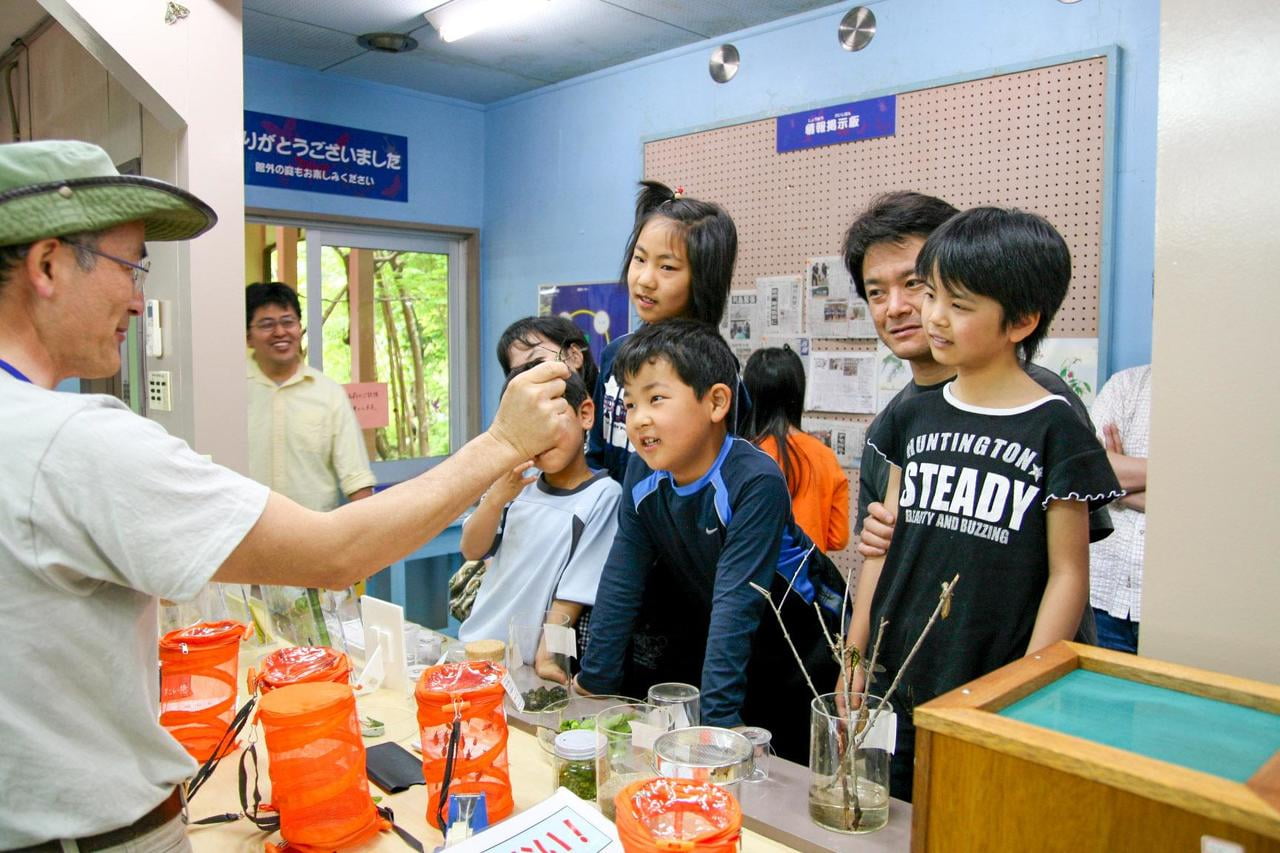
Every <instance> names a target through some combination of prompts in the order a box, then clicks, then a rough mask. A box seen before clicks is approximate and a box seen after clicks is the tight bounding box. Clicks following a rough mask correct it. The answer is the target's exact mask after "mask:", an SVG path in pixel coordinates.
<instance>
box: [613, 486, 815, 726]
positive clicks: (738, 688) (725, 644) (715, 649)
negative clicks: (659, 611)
mask: <svg viewBox="0 0 1280 853" xmlns="http://www.w3.org/2000/svg"><path fill="white" fill-rule="evenodd" d="M790 507H791V499H790V496H789V495H788V494H787V484H786V482H785V481H784V480H783V479H782V477H780V476H779V477H769V476H759V477H756V478H755V479H753V480H751V481H749V482H747V483H745V484H744V485H743V487H742V490H741V492H740V493H739V495H738V496H737V499H736V500H735V501H734V505H733V518H732V520H730V522H729V527H728V529H727V530H726V532H725V542H724V548H722V549H721V551H720V559H719V560H718V561H717V562H716V579H715V585H714V588H713V590H712V599H711V625H710V629H709V630H708V632H707V652H706V656H705V657H704V658H703V660H702V720H703V724H704V725H709V726H726V727H728V726H737V725H741V723H742V702H743V699H744V698H745V696H746V691H747V661H748V660H749V659H750V657H751V639H752V637H753V636H754V635H755V632H756V629H757V628H758V627H759V626H760V620H761V619H765V618H768V619H772V618H773V616H772V615H769V613H768V608H767V605H766V604H765V601H764V598H763V597H762V596H761V595H760V593H758V592H756V591H755V590H754V589H752V588H751V586H750V585H749V584H750V582H753V581H754V582H755V583H757V584H759V585H760V586H762V587H764V588H765V589H768V588H769V585H770V583H771V582H772V579H773V573H774V572H775V571H776V570H777V564H778V553H779V550H780V549H781V547H782V530H783V527H784V526H785V525H786V522H787V519H788V518H789V517H790V515H791V509H790ZM592 627H593V630H594V623H593V626H592Z"/></svg>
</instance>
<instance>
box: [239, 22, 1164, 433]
mask: <svg viewBox="0 0 1280 853" xmlns="http://www.w3.org/2000/svg"><path fill="white" fill-rule="evenodd" d="M869 5H871V6H873V8H874V10H875V13H876V16H877V19H878V22H879V32H878V34H877V36H876V38H875V40H874V41H873V42H872V44H871V45H870V46H869V47H868V48H867V49H866V50H864V51H862V52H861V53H856V54H850V53H847V52H846V51H843V50H841V49H840V47H839V46H838V44H837V43H836V40H835V31H836V26H837V24H838V22H839V20H840V17H841V15H843V13H844V12H845V11H846V10H847V9H848V8H849V4H848V3H842V4H840V5H838V6H830V7H827V8H826V9H822V10H817V11H815V12H810V13H806V14H804V15H798V16H795V17H793V18H789V19H786V20H785V21H781V22H776V23H774V24H770V25H766V26H763V27H757V28H755V29H752V30H746V31H743V32H740V33H734V34H731V35H729V36H726V37H725V38H723V39H716V40H714V41H708V42H703V43H700V44H697V45H694V46H692V47H688V48H681V49H679V50H675V51H670V52H667V53H664V54H660V55H658V56H655V57H650V58H648V59H644V60H639V61H636V62H633V63H628V64H626V65H623V66H619V67H617V68H614V69H609V70H606V71H602V72H598V73H596V74H591V75H587V76H585V77H580V78H577V79H575V80H571V81H568V82H566V83H562V84H558V85H556V86H551V87H547V88H544V89H541V90H539V91H537V92H534V93H531V94H529V95H523V96H518V97H516V98H511V99H509V100H507V101H503V102H499V103H497V104H493V105H490V106H488V107H487V108H486V107H483V106H480V105H476V104H471V103H467V102H465V101H458V100H453V99H448V98H439V97H434V96H431V95H424V94H421V93H418V92H413V91H410V90H407V89H401V88H398V87H394V86H385V85H381V84H377V83H369V82H365V81H359V80H354V79H350V78H344V77H341V76H337V75H334V74H320V73H318V72H314V71H310V70H307V69H302V68H297V67H295V66H290V65H285V64H281V63H277V62H271V61H267V60H262V59H256V58H252V57H247V58H246V59H245V108H246V109H250V110H259V111H262V112H276V113H281V114H285V115H291V116H297V117H299V118H306V119H312V120H316V121H327V122H331V123H334V124H347V125H352V126H355V127H364V128H370V129H374V130H384V131H387V132H390V133H397V134H402V135H404V136H407V137H408V138H409V144H410V162H411V168H410V176H411V183H410V188H409V198H410V201H409V203H408V204H397V203H394V202H386V201H376V200H363V199H347V198H344V197H341V196H328V195H323V194H316V193H304V192H296V191H288V190H272V189H266V188H262V187H246V188H245V196H246V204H248V206H250V207H265V208H278V209H284V210H295V211H298V212H303V213H328V214H334V215H340V216H359V217H369V218H375V219H390V220H404V221H412V222H425V223H432V224H439V225H455V226H465V227H478V228H480V229H481V232H482V233H481V248H482V262H481V320H480V333H481V335H482V338H481V352H482V354H483V355H484V359H483V363H482V379H483V385H482V388H481V400H482V411H483V413H484V418H485V419H486V421H487V419H488V418H489V417H491V416H492V413H493V409H494V406H495V399H496V396H497V393H498V389H499V388H500V384H501V377H499V376H498V369H497V364H496V362H495V361H494V359H493V358H492V357H491V355H490V352H491V350H492V348H493V346H494V343H495V342H496V341H497V338H498V335H499V334H500V333H501V331H502V329H503V328H504V327H505V326H506V325H507V324H508V323H509V322H511V321H512V320H514V319H516V318H517V317H521V316H524V315H526V314H529V313H532V312H533V311H534V310H535V307H536V297H535V292H536V290H535V288H536V286H537V285H538V284H543V283H548V282H555V281H598V280H601V279H607V278H610V277H612V276H614V275H616V274H617V270H618V267H619V264H620V257H619V255H620V252H621V250H622V247H623V244H624V242H625V239H626V235H627V233H628V231H629V228H630V225H631V211H632V205H633V199H634V191H635V182H636V181H637V180H638V179H639V178H640V176H641V171H642V140H643V139H645V138H653V137H661V136H670V135H674V134H678V133H682V132H686V131H688V130H690V129H692V128H698V127H706V126H710V125H716V124H726V123H732V122H735V121H741V120H747V119H755V118H760V117H763V116H769V115H777V114H779V113H786V112H791V111H794V110H796V109H800V108H803V107H805V106H808V105H812V104H817V103H838V102H840V101H844V100H853V99H855V98H857V97H859V96H862V95H866V94H871V93H882V92H887V91H908V90H911V89H913V88H917V87H918V85H919V84H921V83H926V82H937V81H939V80H946V79H962V78H968V77H973V76H980V75H982V74H985V73H990V72H992V71H993V70H996V69H1001V68H1008V67H1011V66H1022V67H1026V66H1030V65H1036V64H1040V63H1042V62H1043V61H1045V60H1049V59H1054V58H1057V57H1062V56H1064V55H1068V54H1072V53H1078V52H1082V51H1088V50H1093V49H1096V48H1102V47H1107V46H1110V45H1116V46H1118V47H1119V49H1120V59H1119V62H1118V70H1119V76H1118V87H1117V88H1118V99H1117V104H1116V110H1115V115H1116V126H1115V128H1114V131H1115V134H1116V159H1115V163H1114V184H1113V187H1114V206H1113V208H1112V219H1111V225H1112V230H1111V239H1112V243H1111V259H1112V281H1113V284H1114V287H1113V289H1112V291H1111V304H1110V305H1109V306H1107V308H1108V310H1110V312H1111V318H1112V323H1111V340H1110V341H1109V342H1108V345H1109V350H1110V360H1109V363H1107V364H1103V365H1100V368H1101V371H1102V373H1103V374H1104V375H1107V374H1109V373H1111V372H1113V371H1115V370H1118V369H1120V368H1123V367H1128V366H1130V365H1133V364H1139V363H1143V362H1146V361H1148V360H1149V359H1150V352H1151V298H1152V294H1151V290H1152V273H1153V255H1154V243H1155V235H1154V230H1155V150H1156V81H1157V72H1158V68H1157V62H1158V54H1157V51H1158V44H1159V3H1158V0H1081V2H1079V3H1075V4H1072V5H1066V4H1063V3H1059V2H1057V0H972V2H969V3H964V4H960V3H938V2H934V0H880V2H876V3H871V4H869ZM730 40H731V41H733V42H734V43H735V44H736V45H737V46H738V48H739V50H740V51H741V53H742V57H743V64H742V68H741V70H740V72H739V73H738V76H737V77H736V78H735V79H734V80H733V81H732V82H731V83H729V84H727V85H723V86H720V85H716V84H715V83H713V82H712V81H711V79H710V78H709V77H708V76H707V71H706V62H707V56H708V54H709V52H710V49H711V48H712V47H713V46H714V44H717V43H719V42H721V41H730ZM832 248H833V249H834V248H835V247H832Z"/></svg>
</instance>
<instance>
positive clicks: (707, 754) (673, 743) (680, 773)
mask: <svg viewBox="0 0 1280 853" xmlns="http://www.w3.org/2000/svg"><path fill="white" fill-rule="evenodd" d="M754 755H755V747H754V746H753V745H752V744H751V741H749V740H747V739H746V738H745V737H743V736H742V735H741V734H739V733H738V732H735V731H731V730H730V729H720V728H716V727H714V726H691V727H689V728H686V729H676V730H675V731H673V732H667V733H666V734H664V735H662V737H660V738H658V740H657V741H656V742H655V743H654V745H653V756H654V768H655V769H656V770H657V771H658V775H659V776H665V777H667V778H669V779H692V780H694V781H695V782H710V783H711V784H713V785H719V786H720V787H721V788H724V789H726V790H727V791H729V793H731V794H733V795H734V796H737V794H738V786H739V785H740V784H741V782H742V780H744V779H746V778H747V777H748V776H750V775H751V765H752V758H753V756H754Z"/></svg>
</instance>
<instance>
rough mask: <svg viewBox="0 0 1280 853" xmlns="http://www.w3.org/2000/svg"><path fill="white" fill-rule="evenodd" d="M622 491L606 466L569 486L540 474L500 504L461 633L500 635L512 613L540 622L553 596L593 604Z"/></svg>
mask: <svg viewBox="0 0 1280 853" xmlns="http://www.w3.org/2000/svg"><path fill="white" fill-rule="evenodd" d="M621 496H622V487H621V486H619V485H618V484H617V483H616V482H615V481H614V480H611V479H610V478H609V472H607V471H597V472H596V474H595V476H594V477H592V478H591V479H590V480H587V481H586V482H585V483H583V484H582V485H580V486H578V487H577V488H575V489H557V488H555V487H554V486H550V485H548V484H547V481H546V479H545V478H543V477H539V478H538V479H537V480H536V481H534V482H533V483H530V484H529V485H527V486H525V487H524V490H523V491H521V492H520V494H519V495H517V496H516V499H515V500H514V501H512V502H511V503H510V504H509V505H508V506H507V508H506V509H505V510H504V511H503V514H502V522H501V524H500V525H499V527H498V533H497V537H496V538H495V540H494V543H493V545H491V546H490V549H489V550H490V553H492V554H493V559H492V560H491V561H490V563H489V568H488V569H486V570H485V573H484V579H483V580H482V581H481V582H480V591H479V592H477V593H476V602H475V605H474V606H473V607H472V608H471V615H470V616H469V617H467V621H465V622H463V623H462V626H461V627H460V628H459V629H458V637H459V639H461V640H463V641H464V642H470V641H472V640H482V639H488V640H502V641H503V642H506V641H507V639H508V634H509V630H510V623H511V619H512V618H513V617H514V618H516V619H518V620H520V621H521V622H522V623H526V624H529V625H538V624H541V620H542V616H543V613H544V612H545V611H546V610H547V608H548V607H550V606H551V602H552V600H553V599H557V598H558V599H561V600H563V601H573V602H576V603H578V604H585V605H592V604H595V600H596V587H597V586H599V585H600V572H601V571H603V570H604V561H605V558H606V557H608V556H609V548H610V547H612V545H613V537H614V535H615V534H616V533H617V532H618V499H619V498H620V497H621ZM530 662H531V661H526V663H530Z"/></svg>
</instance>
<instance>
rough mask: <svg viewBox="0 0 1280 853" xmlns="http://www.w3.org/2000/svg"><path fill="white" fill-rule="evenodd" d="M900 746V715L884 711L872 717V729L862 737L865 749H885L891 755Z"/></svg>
mask: <svg viewBox="0 0 1280 853" xmlns="http://www.w3.org/2000/svg"><path fill="white" fill-rule="evenodd" d="M897 747H898V715H897V714H886V713H884V712H883V711H882V712H880V713H879V714H876V715H875V717H874V718H872V722H871V731H869V732H867V734H866V737H864V738H863V739H862V748H863V749H883V750H884V751H885V752H887V753H889V754H890V755H892V754H893V751H894V750H895V749H897Z"/></svg>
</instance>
